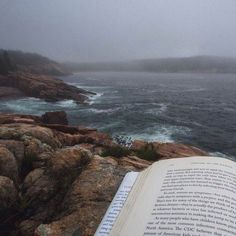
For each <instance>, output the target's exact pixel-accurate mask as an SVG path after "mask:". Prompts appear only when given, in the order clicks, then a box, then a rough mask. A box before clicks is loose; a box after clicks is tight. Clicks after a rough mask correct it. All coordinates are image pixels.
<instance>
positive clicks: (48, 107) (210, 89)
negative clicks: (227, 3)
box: [0, 72, 236, 157]
mask: <svg viewBox="0 0 236 236" xmlns="http://www.w3.org/2000/svg"><path fill="white" fill-rule="evenodd" d="M61 79H63V80H64V81H65V82H66V83H69V84H72V85H74V86H77V87H80V88H84V89H87V90H89V91H93V92H96V93H97V94H96V95H95V96H91V97H90V98H89V99H88V101H87V103H86V104H76V103H75V102H74V101H72V100H65V101H61V102H56V103H49V102H45V101H43V100H40V99H36V98H22V99H18V100H8V101H0V110H1V111H3V112H15V113H25V114H35V115H41V114H43V113H44V112H46V111H56V110H65V111H66V112H67V113H68V118H69V122H70V124H73V125H83V126H88V127H93V128H97V129H99V130H100V131H104V132H107V133H109V134H111V135H112V136H116V135H123V136H127V137H131V138H132V139H144V140H147V141H159V142H181V143H185V144H190V145H194V146H196V147H199V148H202V149H204V150H206V151H208V152H210V153H211V154H214V155H218V156H228V157H236V74H191V73H183V74H181V73H171V74H169V73H147V72H83V73H77V74H74V75H71V76H67V77H62V78H61Z"/></svg>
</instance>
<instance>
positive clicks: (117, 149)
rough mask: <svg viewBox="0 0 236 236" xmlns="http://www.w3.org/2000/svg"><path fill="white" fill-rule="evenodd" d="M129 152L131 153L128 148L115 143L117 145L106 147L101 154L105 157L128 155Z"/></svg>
mask: <svg viewBox="0 0 236 236" xmlns="http://www.w3.org/2000/svg"><path fill="white" fill-rule="evenodd" d="M130 153H131V151H130V150H129V149H128V148H126V147H122V146H118V145H117V146H112V147H108V148H107V149H106V150H105V151H104V152H103V153H102V156H103V157H107V156H113V157H125V156H128V155H130Z"/></svg>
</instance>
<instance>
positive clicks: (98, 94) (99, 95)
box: [87, 93, 104, 105]
mask: <svg viewBox="0 0 236 236" xmlns="http://www.w3.org/2000/svg"><path fill="white" fill-rule="evenodd" d="M103 95H104V93H97V94H95V95H91V96H89V98H88V100H87V102H88V104H89V105H92V104H94V103H95V101H96V100H97V99H98V98H100V97H101V96H103Z"/></svg>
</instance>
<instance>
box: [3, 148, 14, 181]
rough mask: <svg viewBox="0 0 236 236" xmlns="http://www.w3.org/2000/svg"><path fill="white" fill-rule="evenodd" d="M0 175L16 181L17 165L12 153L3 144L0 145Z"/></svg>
mask: <svg viewBox="0 0 236 236" xmlns="http://www.w3.org/2000/svg"><path fill="white" fill-rule="evenodd" d="M0 175H2V176H6V177H8V178H10V179H11V180H13V181H15V182H17V180H18V166H17V162H16V159H15V157H14V155H13V154H12V153H11V152H10V151H9V150H8V149H7V148H6V147H4V146H0Z"/></svg>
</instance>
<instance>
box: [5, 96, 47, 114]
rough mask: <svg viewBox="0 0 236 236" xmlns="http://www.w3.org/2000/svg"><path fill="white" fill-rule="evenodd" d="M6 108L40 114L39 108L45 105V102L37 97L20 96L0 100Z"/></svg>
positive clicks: (17, 111)
mask: <svg viewBox="0 0 236 236" xmlns="http://www.w3.org/2000/svg"><path fill="white" fill-rule="evenodd" d="M1 105H2V106H4V107H5V108H6V109H7V110H10V111H12V112H15V113H28V114H40V109H41V108H42V107H45V106H46V105H47V102H45V101H43V100H41V99H39V98H31V97H30V98H22V99H17V100H14V99H13V100H8V101H3V102H1Z"/></svg>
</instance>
